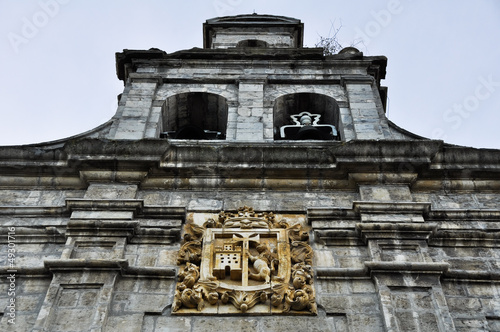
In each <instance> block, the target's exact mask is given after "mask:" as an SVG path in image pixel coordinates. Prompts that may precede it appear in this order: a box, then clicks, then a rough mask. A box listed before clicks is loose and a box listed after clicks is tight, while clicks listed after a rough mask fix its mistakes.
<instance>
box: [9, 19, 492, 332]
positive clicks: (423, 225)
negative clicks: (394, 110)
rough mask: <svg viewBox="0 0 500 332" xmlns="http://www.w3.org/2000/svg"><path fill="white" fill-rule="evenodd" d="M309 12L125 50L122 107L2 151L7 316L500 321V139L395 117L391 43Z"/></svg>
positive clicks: (412, 326)
mask: <svg viewBox="0 0 500 332" xmlns="http://www.w3.org/2000/svg"><path fill="white" fill-rule="evenodd" d="M303 28H304V27H303V24H302V23H301V22H300V21H299V20H297V19H293V18H288V17H280V16H270V15H257V14H253V15H239V16H233V17H221V18H215V19H210V20H207V21H206V23H205V24H204V25H203V36H204V42H203V43H204V45H203V48H201V49H199V48H194V49H191V50H183V51H179V52H175V53H171V54H167V53H165V52H163V51H161V50H158V49H150V50H124V51H123V52H120V53H117V55H116V68H117V75H118V78H119V79H120V80H123V82H124V86H125V88H124V91H123V93H122V94H121V95H120V96H119V102H118V109H117V112H116V114H115V116H114V117H113V118H112V119H111V120H110V121H108V122H107V123H105V124H103V125H101V126H99V127H98V128H96V129H94V130H92V131H89V132H86V133H83V134H81V135H78V136H75V137H71V138H68V139H64V140H60V141H54V142H48V143H42V144H34V145H25V146H14V147H0V221H1V227H0V232H1V234H2V235H1V239H0V244H1V248H2V249H1V251H0V263H1V267H0V274H1V275H2V277H1V280H0V285H1V286H0V313H1V314H2V315H1V321H0V326H1V328H0V330H2V331H53V332H56V331H144V332H146V331H147V332H151V331H235V330H236V331H239V330H241V331H288V330H295V331H371V332H373V331H429V332H430V331H500V284H499V281H500V250H499V246H500V242H499V239H498V234H499V229H500V208H499V206H500V151H499V150H486V149H475V148H469V147H461V146H454V145H450V144H446V143H444V142H442V141H439V140H430V139H425V138H422V137H419V136H416V135H414V134H412V133H409V132H407V131H405V130H403V129H401V128H399V127H397V126H396V125H395V124H393V123H392V122H390V121H389V120H388V119H387V118H386V116H385V103H386V94H387V89H386V88H385V87H383V86H382V85H381V80H383V79H384V77H385V75H386V64H387V59H386V58H385V57H383V56H365V55H363V53H361V52H359V51H358V50H357V49H355V48H346V49H343V50H342V51H340V52H339V53H338V54H336V55H331V56H324V55H323V52H322V50H321V49H317V48H304V47H303V41H302V38H303ZM423 107H425V106H424V105H423Z"/></svg>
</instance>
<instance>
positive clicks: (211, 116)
mask: <svg viewBox="0 0 500 332" xmlns="http://www.w3.org/2000/svg"><path fill="white" fill-rule="evenodd" d="M227 109H228V105H227V100H226V98H224V97H222V96H219V95H216V94H213V93H206V92H187V93H180V94H177V95H174V96H171V97H169V98H167V100H166V101H165V107H164V109H163V132H162V134H161V137H164V138H174V139H225V138H226V126H227Z"/></svg>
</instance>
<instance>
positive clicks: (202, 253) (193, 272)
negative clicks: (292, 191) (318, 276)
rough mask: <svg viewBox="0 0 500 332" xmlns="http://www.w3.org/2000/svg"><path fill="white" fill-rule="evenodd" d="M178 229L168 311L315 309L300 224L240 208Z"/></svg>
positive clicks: (308, 249)
mask: <svg viewBox="0 0 500 332" xmlns="http://www.w3.org/2000/svg"><path fill="white" fill-rule="evenodd" d="M184 232H185V234H184V243H183V244H182V246H181V249H180V250H179V253H178V257H177V263H178V264H179V265H180V270H179V274H178V283H177V287H176V292H175V296H174V303H173V305H172V312H173V313H174V314H216V313H224V314H242V313H246V312H248V311H253V312H254V313H267V314H269V313H271V314H279V313H287V312H290V311H293V312H295V313H297V314H299V313H302V314H316V301H315V291H314V286H313V271H312V267H311V262H312V248H311V247H310V246H309V244H308V239H309V237H308V233H307V231H306V230H304V229H303V228H302V226H301V225H300V224H295V225H292V226H291V225H289V224H288V222H287V221H286V220H285V219H284V218H282V219H280V220H276V216H275V215H274V214H273V213H272V212H271V213H257V212H255V211H254V210H253V209H252V208H249V207H242V208H239V209H238V211H236V212H224V211H223V212H220V213H219V215H218V217H217V218H208V219H207V220H206V221H205V222H204V224H203V226H198V225H194V224H188V225H186V227H185V229H184ZM292 264H293V265H292ZM228 305H232V307H231V306H230V307H228ZM231 308H232V309H231Z"/></svg>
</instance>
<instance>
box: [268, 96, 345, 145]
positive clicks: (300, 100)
mask: <svg viewBox="0 0 500 332" xmlns="http://www.w3.org/2000/svg"><path fill="white" fill-rule="evenodd" d="M273 104H274V106H273V126H274V132H275V135H274V139H281V136H280V128H281V127H283V126H289V125H294V124H295V122H293V121H292V119H291V116H292V115H296V114H299V113H302V112H309V113H312V114H319V115H320V120H319V122H318V124H319V125H331V126H334V127H335V128H339V118H340V111H339V106H338V104H337V101H336V100H335V99H334V98H332V97H330V96H328V95H325V94H320V93H313V92H296V93H288V94H283V95H281V96H279V97H277V98H276V99H275V100H274V103H273ZM334 138H335V139H340V137H339V136H337V137H334Z"/></svg>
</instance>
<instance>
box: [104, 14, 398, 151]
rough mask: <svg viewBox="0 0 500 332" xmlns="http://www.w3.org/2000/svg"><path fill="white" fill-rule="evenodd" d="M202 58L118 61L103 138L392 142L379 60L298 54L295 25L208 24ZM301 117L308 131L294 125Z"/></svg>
mask: <svg viewBox="0 0 500 332" xmlns="http://www.w3.org/2000/svg"><path fill="white" fill-rule="evenodd" d="M203 37H204V40H203V49H196V48H194V49H191V50H183V51H179V52H175V53H172V54H167V53H165V52H163V51H160V50H158V49H150V50H147V51H135V50H124V51H123V52H121V53H117V56H116V58H117V73H118V77H119V78H120V79H122V80H123V81H124V83H125V90H124V93H123V94H122V97H121V99H120V103H119V108H118V111H117V113H116V115H115V118H114V120H115V121H114V123H113V126H112V129H111V130H110V132H109V137H110V138H112V139H140V138H160V137H161V138H166V139H173V140H186V139H187V140H225V141H234V142H248V141H252V142H274V141H284V140H285V141H290V140H326V141H328V140H337V141H339V140H340V141H349V140H353V139H384V138H387V139H395V138H396V139H400V138H402V137H405V135H406V134H405V133H403V132H402V131H398V130H397V129H395V128H390V126H389V124H388V121H387V119H386V117H385V110H384V105H385V91H386V90H385V88H384V87H381V86H380V80H381V79H383V78H384V77H385V67H386V63H387V59H386V58H385V57H383V56H375V57H368V56H364V55H363V53H361V52H359V51H358V50H357V49H355V48H352V47H349V48H346V49H344V50H342V51H341V52H340V53H339V54H336V55H333V56H324V55H323V51H322V49H320V48H304V47H303V23H302V22H301V21H300V20H297V19H294V18H289V17H282V16H272V15H258V14H250V15H238V16H230V17H219V18H214V19H209V20H207V21H206V22H205V23H204V25H203ZM299 114H302V115H304V114H308V115H307V117H310V120H311V121H308V120H306V118H304V117H302V119H303V120H304V121H300V120H299V119H300V118H301V117H300V116H299Z"/></svg>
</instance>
